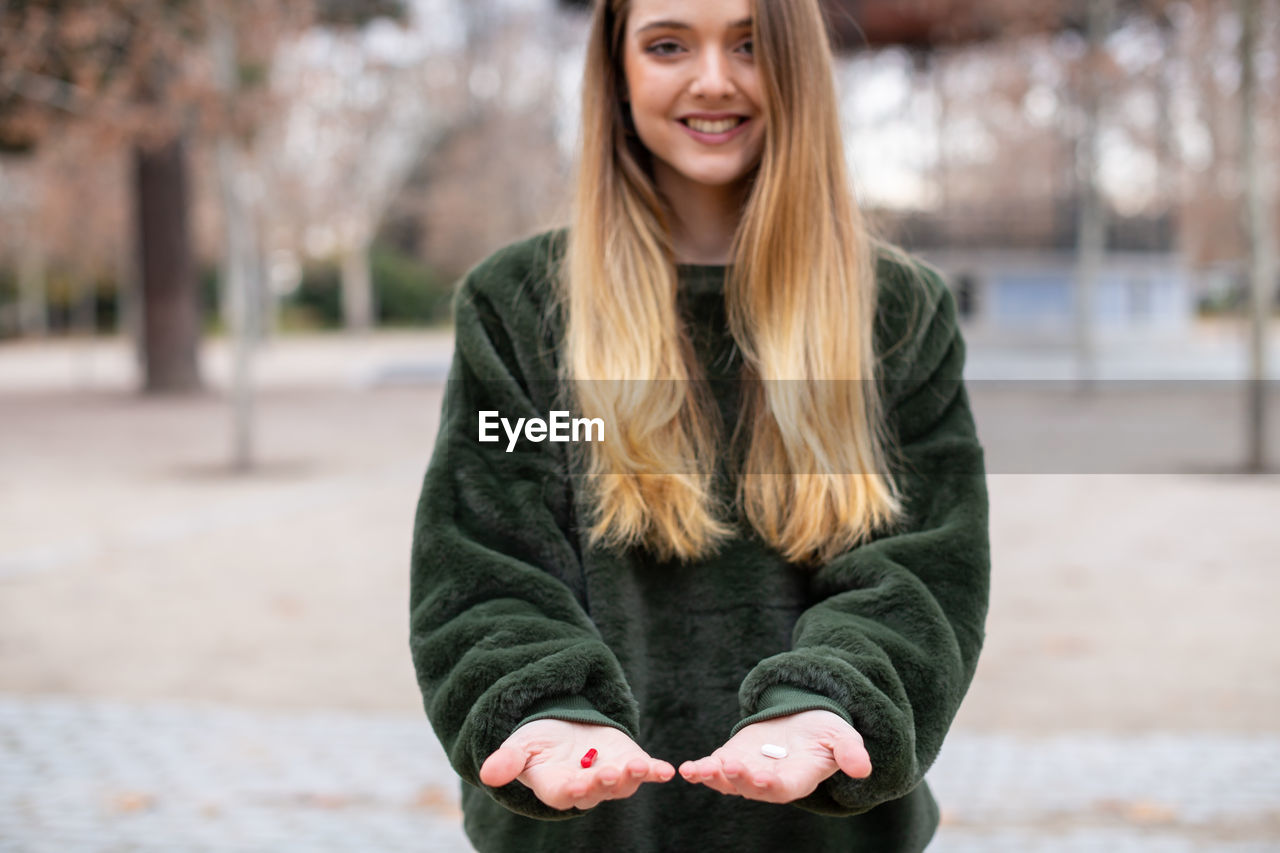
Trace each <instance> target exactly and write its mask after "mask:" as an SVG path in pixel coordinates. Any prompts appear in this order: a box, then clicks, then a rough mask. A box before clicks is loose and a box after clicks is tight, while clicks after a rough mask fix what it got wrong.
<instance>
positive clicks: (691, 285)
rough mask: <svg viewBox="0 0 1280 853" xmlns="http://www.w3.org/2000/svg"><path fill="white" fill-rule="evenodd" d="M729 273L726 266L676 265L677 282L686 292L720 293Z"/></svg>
mask: <svg viewBox="0 0 1280 853" xmlns="http://www.w3.org/2000/svg"><path fill="white" fill-rule="evenodd" d="M728 271H729V266H728V265H726V264H676V280H677V281H678V282H679V285H680V290H681V291H684V292H688V293H720V292H722V291H723V290H724V278H725V274H726V273H727V272H728Z"/></svg>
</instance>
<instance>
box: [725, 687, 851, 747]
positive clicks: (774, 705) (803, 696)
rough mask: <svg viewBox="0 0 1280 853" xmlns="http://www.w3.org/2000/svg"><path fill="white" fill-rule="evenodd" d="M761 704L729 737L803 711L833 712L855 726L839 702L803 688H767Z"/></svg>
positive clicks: (762, 695)
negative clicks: (748, 727)
mask: <svg viewBox="0 0 1280 853" xmlns="http://www.w3.org/2000/svg"><path fill="white" fill-rule="evenodd" d="M759 704H760V710H759V711H757V712H756V713H754V714H752V715H751V716H749V717H747V718H746V719H744V720H742V721H741V722H740V723H738V724H737V725H736V726H734V727H733V731H731V732H729V737H733V736H734V735H736V734H737V733H738V732H740V731H742V729H744V728H746V727H747V726H749V725H751V724H752V723H762V722H764V721H765V720H772V719H774V718H775V717H785V716H787V715H788V714H798V713H800V712H801V711H831V712H832V713H834V714H838V715H839V716H840V718H841V719H842V720H844V721H845V722H846V723H848V724H849V725H853V718H852V717H850V716H849V712H848V711H846V710H845V709H844V708H842V707H841V706H840V704H839V703H838V702H836V701H835V700H834V699H831V698H829V697H826V696H823V695H822V694H821V693H814V692H813V691H811V690H805V689H804V688H803V687H792V686H791V685H789V684H774V685H772V686H770V687H767V688H765V691H764V692H763V693H762V694H760V703H759Z"/></svg>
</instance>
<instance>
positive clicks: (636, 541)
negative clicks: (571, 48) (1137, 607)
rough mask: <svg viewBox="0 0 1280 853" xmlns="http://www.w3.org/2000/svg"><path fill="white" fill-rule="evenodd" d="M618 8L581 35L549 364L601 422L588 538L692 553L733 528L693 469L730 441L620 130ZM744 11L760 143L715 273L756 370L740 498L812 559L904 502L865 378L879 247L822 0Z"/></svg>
mask: <svg viewBox="0 0 1280 853" xmlns="http://www.w3.org/2000/svg"><path fill="white" fill-rule="evenodd" d="M628 5H629V4H628V2H627V0H600V2H598V3H597V5H596V9H595V15H594V19H593V22H592V28H591V36H590V41H589V43H588V48H587V60H586V74H585V75H584V85H583V95H582V97H583V101H582V135H583V139H582V142H583V147H582V155H581V159H580V162H579V167H578V173H577V178H576V192H575V196H574V210H573V216H572V220H571V225H570V229H569V235H568V243H567V245H566V248H565V255H564V259H563V264H562V267H561V270H562V274H561V276H560V279H559V280H560V299H561V302H562V309H563V312H564V315H565V318H566V323H565V332H564V339H563V342H562V343H563V354H564V357H563V359H562V362H561V376H562V379H563V380H564V382H565V384H566V387H567V389H568V390H569V394H570V397H571V398H572V402H573V405H575V406H576V407H577V409H578V410H579V411H581V412H582V413H583V414H584V415H586V416H587V417H599V418H602V419H603V420H604V422H605V423H606V424H609V425H610V429H611V435H610V437H609V440H608V441H606V442H600V443H593V444H587V445H585V446H583V447H582V448H580V450H581V452H583V453H584V471H585V473H586V474H587V478H586V483H587V485H588V488H589V490H590V496H591V500H590V501H589V505H590V506H591V517H590V519H589V529H588V535H589V540H590V542H591V543H592V544H594V545H606V546H619V547H626V546H632V545H644V546H646V547H648V548H650V549H651V550H653V551H654V552H655V553H656V554H658V555H659V556H660V557H662V558H664V559H670V558H672V557H675V558H679V559H685V560H690V559H696V558H698V557H702V556H705V555H708V554H709V553H711V552H713V551H714V550H715V548H716V546H717V545H718V544H719V543H720V542H722V541H723V540H724V539H726V538H727V537H728V536H729V535H730V534H731V533H732V531H733V529H734V528H733V526H732V525H731V524H730V523H729V521H728V520H727V515H728V509H729V508H728V507H725V506H723V505H720V504H718V503H717V500H716V493H715V489H714V476H715V466H714V465H713V464H707V463H706V460H714V459H715V458H717V457H718V456H719V455H721V453H722V451H724V450H725V449H726V446H725V438H726V437H725V436H724V435H722V434H721V432H720V431H719V429H718V428H717V421H718V417H717V416H716V409H715V404H714V400H713V398H712V396H711V394H710V391H709V388H708V386H707V382H706V378H705V377H704V376H703V375H702V372H701V369H700V367H699V365H698V362H697V359H696V357H695V355H694V350H693V346H692V343H691V341H690V340H689V337H688V334H687V332H686V331H685V329H684V324H683V323H682V322H681V320H680V316H679V310H678V307H677V270H676V263H675V259H674V253H673V250H672V246H671V237H670V228H669V221H670V214H669V211H668V209H667V207H666V204H665V201H664V200H663V199H662V197H661V196H660V194H659V193H658V191H657V188H656V186H655V184H654V182H653V178H652V171H651V163H650V159H651V158H650V155H649V153H648V151H647V150H645V149H644V147H643V145H641V144H640V141H639V139H638V138H636V137H635V135H634V134H633V133H628V115H627V113H626V108H625V105H624V103H623V100H622V97H621V90H622V86H623V82H624V81H623V72H622V65H621V58H622V49H623V38H624V36H625V28H626V20H627V12H628ZM753 6H754V8H753V10H752V11H753V28H754V40H755V55H756V58H757V63H758V68H759V72H760V75H761V83H762V98H763V110H764V114H765V115H764V118H765V126H766V131H765V141H764V147H763V152H762V155H761V160H760V164H759V166H758V169H757V171H756V173H755V176H754V180H753V186H752V187H751V190H750V193H749V196H748V198H747V201H746V204H745V207H744V210H743V215H742V219H741V221H740V223H739V227H738V230H737V233H736V235H735V238H734V241H733V248H732V274H731V275H730V276H729V277H728V280H727V281H726V283H725V298H726V303H727V307H728V318H729V326H730V330H731V332H732V334H733V337H734V338H735V340H736V342H737V344H738V346H739V348H740V350H741V352H742V355H743V360H744V378H746V379H749V380H753V381H749V382H747V383H746V385H745V386H744V387H745V389H746V390H747V393H746V394H745V395H744V398H743V409H742V417H741V418H740V419H739V420H738V428H737V430H735V433H734V435H733V436H732V439H731V440H732V442H733V443H734V445H735V446H736V447H741V448H742V450H743V452H742V453H741V454H740V456H739V457H735V458H738V459H739V461H740V462H741V464H742V469H741V471H739V472H736V473H737V474H738V489H737V494H736V496H735V500H736V505H737V508H738V509H739V510H740V511H741V512H742V514H743V516H745V518H746V519H747V520H748V521H749V522H750V524H751V525H752V527H753V528H754V529H755V530H756V532H757V533H758V534H759V535H760V536H761V538H762V539H764V540H765V542H767V543H768V544H769V545H770V546H772V547H773V548H775V549H776V550H777V551H778V552H780V553H781V554H782V555H783V556H784V557H785V558H786V559H788V560H789V561H792V562H795V563H812V562H816V561H821V560H826V559H829V558H831V557H833V556H835V555H836V554H839V553H841V552H843V551H846V550H848V549H849V548H851V547H853V546H854V545H856V544H858V543H860V542H862V541H865V540H866V539H867V538H869V537H870V535H871V534H872V533H873V532H874V531H875V530H876V529H878V528H880V527H881V526H883V525H886V524H889V523H890V522H892V521H893V520H894V519H895V518H897V516H898V515H899V513H900V512H901V503H900V495H899V493H898V491H897V488H896V486H895V484H894V483H893V480H892V478H891V477H890V476H889V475H888V473H887V466H886V452H885V447H886V446H887V443H888V442H887V436H886V434H885V431H884V424H883V415H882V402H881V400H880V396H879V391H878V388H877V384H876V382H875V367H876V366H875V352H874V347H873V322H874V312H875V302H876V280H875V259H874V257H873V246H872V242H871V238H870V236H869V233H868V231H867V228H866V225H865V224H864V221H863V219H862V215H861V212H860V211H859V209H858V207H857V205H856V204H855V203H854V200H853V196H852V191H851V189H850V184H849V181H848V176H847V174H846V167H845V161H844V151H843V143H842V139H841V133H840V128H839V124H838V119H837V110H836V96H835V86H834V82H833V79H832V74H831V54H830V48H829V42H828V36H827V31H826V27H825V23H824V21H823V19H822V14H821V11H820V10H819V8H818V3H817V0H769V2H759V0H755V2H753ZM779 282H785V286H781V287H779V286H776V285H777V283H779ZM599 380H606V381H599ZM608 380H612V381H608ZM618 380H621V381H618ZM755 380H758V381H755ZM699 461H701V462H702V463H703V464H701V465H699V464H697V463H698V462H699Z"/></svg>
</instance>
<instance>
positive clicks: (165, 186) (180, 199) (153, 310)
mask: <svg viewBox="0 0 1280 853" xmlns="http://www.w3.org/2000/svg"><path fill="white" fill-rule="evenodd" d="M134 180H135V192H136V194H137V204H138V209H137V227H138V256H139V264H138V266H139V272H140V274H141V280H142V301H143V312H142V349H143V358H144V362H145V379H144V385H143V387H144V390H145V391H146V392H148V393H155V394H168V393H182V392H189V391H196V390H199V389H200V388H201V382H200V368H199V344H200V309H199V293H198V288H197V281H196V274H195V264H194V260H193V258H192V253H191V240H190V236H189V230H188V227H187V176H186V147H185V145H184V144H183V140H182V137H181V136H179V137H177V138H175V139H174V140H173V141H171V142H169V143H166V144H165V145H163V146H160V147H158V148H155V149H147V148H143V147H141V146H138V147H135V148H134Z"/></svg>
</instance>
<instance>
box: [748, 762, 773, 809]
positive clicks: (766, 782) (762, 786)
mask: <svg viewBox="0 0 1280 853" xmlns="http://www.w3.org/2000/svg"><path fill="white" fill-rule="evenodd" d="M745 778H746V780H747V783H748V784H746V785H744V786H743V788H742V789H743V790H744V791H745V793H743V795H742V796H744V797H747V798H748V799H751V800H761V801H763V802H766V803H772V802H776V800H777V797H778V795H779V789H780V788H781V787H782V780H781V779H779V778H778V774H776V773H774V772H772V771H770V770H758V769H755V768H751V767H748V768H747V774H746V777H745Z"/></svg>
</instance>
